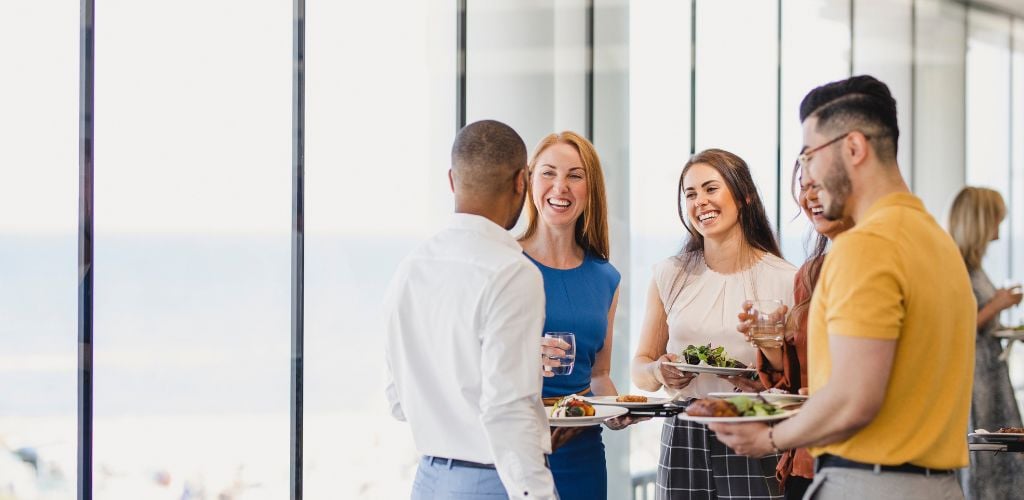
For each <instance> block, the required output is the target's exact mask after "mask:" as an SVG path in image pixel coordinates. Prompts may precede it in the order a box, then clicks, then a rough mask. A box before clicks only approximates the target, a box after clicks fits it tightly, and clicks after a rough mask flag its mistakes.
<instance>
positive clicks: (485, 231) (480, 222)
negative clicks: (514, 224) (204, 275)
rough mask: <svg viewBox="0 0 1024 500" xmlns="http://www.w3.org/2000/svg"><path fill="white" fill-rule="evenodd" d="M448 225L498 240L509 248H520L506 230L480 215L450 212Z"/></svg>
mask: <svg viewBox="0 0 1024 500" xmlns="http://www.w3.org/2000/svg"><path fill="white" fill-rule="evenodd" d="M448 227H450V228H452V229H464V230H467V231H474V232H477V233H480V234H482V235H484V236H485V237H486V238H487V239H490V240H494V241H496V242H499V243H501V244H503V245H505V246H508V247H509V248H512V249H515V250H521V249H520V248H519V242H518V241H516V239H515V238H514V237H513V236H512V234H511V233H509V232H508V230H506V229H505V228H503V227H501V226H499V225H498V224H496V223H495V222H494V221H492V220H491V219H488V218H487V217H484V216H482V215H476V214H467V213H459V212H456V213H454V214H452V218H451V219H450V220H449V221H448Z"/></svg>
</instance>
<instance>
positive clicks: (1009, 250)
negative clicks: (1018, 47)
mask: <svg viewBox="0 0 1024 500" xmlns="http://www.w3.org/2000/svg"><path fill="white" fill-rule="evenodd" d="M1013 19H1014V18H1013V16H1010V18H1009V21H1010V50H1009V53H1010V88H1009V91H1008V92H1007V93H1008V94H1009V102H1010V106H1009V109H1010V112H1009V113H1007V114H1008V116H1009V119H1008V121H1009V122H1010V123H1009V124H1008V125H1009V126H1008V130H1009V131H1010V132H1009V133H1010V140H1009V141H1007V149H1009V151H1008V156H1007V158H1008V159H1009V161H1008V162H1007V170H1009V179H1008V185H1009V188H1008V189H1007V190H1006V197H1007V198H1008V199H1007V200H1006V206H1008V207H1010V210H1007V214H1006V218H1007V219H1008V220H1007V224H1008V225H1009V227H1010V237H1009V238H1006V260H1007V261H1008V262H1007V268H1006V276H1007V277H1008V278H1012V277H1013V276H1014V274H1013V240H1014V238H1013V236H1014V234H1013V219H1014V218H1015V217H1016V216H1015V215H1014V210H1012V209H1013V204H1014V197H1013V187H1014V186H1013V134H1014V130H1013V83H1014V81H1013V66H1014V65H1013V49H1014V47H1013V46H1014V43H1016V42H1015V40H1014V35H1015V33H1014V31H1015V30H1014V21H1013Z"/></svg>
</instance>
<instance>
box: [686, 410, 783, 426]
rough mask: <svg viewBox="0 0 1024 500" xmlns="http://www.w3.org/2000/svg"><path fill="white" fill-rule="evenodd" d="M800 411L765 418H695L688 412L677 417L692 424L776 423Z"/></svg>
mask: <svg viewBox="0 0 1024 500" xmlns="http://www.w3.org/2000/svg"><path fill="white" fill-rule="evenodd" d="M798 411H799V410H784V411H783V412H782V413H778V414H775V415H766V416H763V417H694V416H692V415H687V414H686V412H683V413H680V414H679V415H676V416H677V417H679V419H681V420H689V421H690V422H697V423H700V424H714V423H720V424H745V423H748V422H774V421H776V420H785V419H787V418H789V417H792V416H793V415H796V413H797V412H798Z"/></svg>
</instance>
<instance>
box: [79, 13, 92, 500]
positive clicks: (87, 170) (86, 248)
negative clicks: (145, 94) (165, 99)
mask: <svg viewBox="0 0 1024 500" xmlns="http://www.w3.org/2000/svg"><path fill="white" fill-rule="evenodd" d="M95 7H96V6H95V2H94V0H81V6H80V8H81V12H80V16H81V19H80V22H81V26H80V28H81V31H80V39H79V60H78V67H79V74H78V79H79V80H78V84H79V87H78V89H79V96H78V110H79V121H78V415H77V417H78V446H77V451H78V457H77V460H78V481H77V486H78V487H77V494H78V500H91V499H92V449H93V447H92V430H93V419H92V417H93V138H94V135H93V132H94V124H95V122H94V119H95V107H94V103H95V101H94V93H95V87H94V83H95V68H96V60H95V56H96V52H95V41H96V38H95V20H96V19H95V14H96V11H95Z"/></svg>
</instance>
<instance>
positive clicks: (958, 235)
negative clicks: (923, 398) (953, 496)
mask: <svg viewBox="0 0 1024 500" xmlns="http://www.w3.org/2000/svg"><path fill="white" fill-rule="evenodd" d="M1005 217H1006V204H1005V203H1003V197H1002V196H1000V195H999V193H998V192H997V191H993V190H991V189H986V188H978V187H965V188H963V189H962V190H961V191H960V193H958V194H957V195H956V198H955V199H954V200H953V207H952V208H951V209H950V212H949V232H950V234H951V235H952V236H953V240H954V241H956V245H957V247H959V248H960V254H961V255H963V257H964V264H966V265H967V270H968V271H969V272H970V275H971V288H973V289H974V298H975V299H977V301H978V335H977V337H976V340H975V345H974V349H975V356H976V357H975V359H974V392H973V394H972V397H971V423H970V429H971V430H972V431H973V430H974V429H986V430H989V431H995V430H998V429H999V428H1000V427H1021V421H1020V409H1019V407H1018V406H1017V398H1016V397H1015V396H1014V393H1013V385H1012V384H1011V383H1010V371H1009V367H1008V366H1007V365H1006V361H1005V360H1004V359H1002V358H1001V357H1000V354H1001V353H1002V351H1003V347H1002V340H1001V339H1000V338H999V337H995V336H994V335H993V334H994V333H995V332H996V331H998V330H1000V329H1001V328H1002V326H1001V325H1000V324H999V313H1000V312H1002V311H1004V310H1006V309H1009V308H1011V307H1013V306H1015V305H1017V304H1019V303H1020V301H1021V297H1022V295H1021V289H1020V287H1019V286H1018V287H1015V288H996V287H995V285H993V284H992V281H991V280H990V279H989V278H988V275H987V274H986V273H985V270H984V269H982V268H981V259H982V257H984V256H985V251H986V250H987V249H988V244H989V243H990V242H992V241H995V240H997V239H999V224H1000V223H1001V222H1002V221H1003V219H1004V218H1005ZM964 490H965V492H966V494H967V498H982V499H988V498H991V499H1002V498H1013V497H1017V496H1019V495H1020V494H1021V492H1022V491H1024V455H1021V454H1018V453H1001V454H996V453H984V452H981V453H971V467H970V469H969V470H968V472H967V478H966V480H965V481H964Z"/></svg>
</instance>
